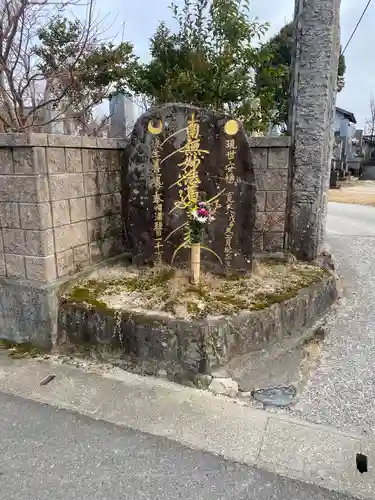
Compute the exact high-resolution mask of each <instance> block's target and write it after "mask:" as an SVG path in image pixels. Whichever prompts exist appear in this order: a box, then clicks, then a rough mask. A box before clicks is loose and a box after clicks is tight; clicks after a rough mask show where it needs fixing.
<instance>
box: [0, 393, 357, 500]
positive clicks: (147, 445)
mask: <svg viewBox="0 0 375 500" xmlns="http://www.w3.org/2000/svg"><path fill="white" fill-rule="evenodd" d="M0 422H1V425H0V498H1V500H60V499H61V500H85V499H90V500H98V499H100V500H120V499H121V500H122V499H124V500H125V499H126V500H128V499H129V500H141V499H152V500H162V499H163V500H164V499H171V500H172V499H173V500H175V499H178V498H182V499H184V500H190V499H202V500H203V499H204V500H210V499H215V500H218V499H221V500H224V499H233V500H234V499H235V500H241V499H246V500H252V499H254V500H276V499H277V500H344V499H348V498H349V497H346V496H343V495H338V494H334V493H331V492H328V491H326V490H322V489H320V488H316V487H313V486H309V485H306V484H302V483H299V482H295V481H292V480H289V479H283V478H280V477H278V476H275V475H273V474H271V473H267V472H263V471H260V470H257V469H253V468H249V467H246V466H242V465H239V464H236V463H230V462H227V461H225V460H222V459H220V458H218V457H216V456H212V455H210V454H206V453H202V452H198V451H192V450H190V449H188V448H184V447H182V446H180V445H178V444H175V443H173V442H170V441H167V440H165V439H159V438H155V437H151V436H149V435H146V434H142V433H139V432H134V431H132V430H130V429H124V428H121V427H117V426H114V425H111V424H107V423H105V422H101V421H96V420H91V419H89V418H86V417H82V416H79V415H76V414H73V413H69V412H66V411H63V410H55V409H53V408H51V407H48V406H44V405H41V404H36V403H33V402H30V401H26V400H23V399H20V398H17V397H14V396H8V395H4V394H1V393H0Z"/></svg>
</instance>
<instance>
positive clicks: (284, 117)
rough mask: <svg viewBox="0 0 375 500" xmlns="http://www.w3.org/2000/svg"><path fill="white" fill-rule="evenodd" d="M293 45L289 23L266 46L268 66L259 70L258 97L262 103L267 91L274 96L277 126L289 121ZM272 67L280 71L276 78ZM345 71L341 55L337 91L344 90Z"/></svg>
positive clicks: (343, 59) (262, 66) (291, 28)
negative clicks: (271, 71)
mask: <svg viewBox="0 0 375 500" xmlns="http://www.w3.org/2000/svg"><path fill="white" fill-rule="evenodd" d="M293 43H294V36H293V23H289V24H287V25H286V26H284V27H283V28H281V30H280V32H279V33H278V34H277V35H276V36H274V37H273V38H272V39H271V40H270V41H269V42H268V43H266V44H265V45H264V47H263V50H264V51H266V54H267V56H268V60H267V64H266V65H264V64H260V65H259V67H258V69H257V74H256V86H257V95H258V96H259V98H260V100H261V102H262V101H263V96H264V94H265V93H266V91H268V93H267V95H268V96H274V98H275V100H274V108H275V114H274V117H273V122H274V123H275V124H285V123H287V121H288V97H289V88H290V66H291V62H292V50H293ZM270 65H271V66H272V67H274V68H278V69H279V72H278V74H277V77H276V78H275V77H274V75H272V73H270V71H269V66H270ZM345 70H346V65H345V57H344V56H343V54H340V59H339V70H338V76H337V89H338V91H339V92H340V91H341V90H342V89H343V88H344V75H345ZM267 104H269V102H268V103H267Z"/></svg>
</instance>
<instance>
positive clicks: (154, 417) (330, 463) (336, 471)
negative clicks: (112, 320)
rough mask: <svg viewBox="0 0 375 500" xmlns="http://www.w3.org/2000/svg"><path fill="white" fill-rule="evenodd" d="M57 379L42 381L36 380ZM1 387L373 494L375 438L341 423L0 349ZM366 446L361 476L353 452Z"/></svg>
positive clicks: (310, 479) (249, 462)
mask: <svg viewBox="0 0 375 500" xmlns="http://www.w3.org/2000/svg"><path fill="white" fill-rule="evenodd" d="M49 374H54V375H56V378H55V379H54V380H53V381H52V382H50V383H49V384H48V385H46V386H40V381H41V380H42V379H44V378H45V377H46V376H48V375H49ZM0 391H2V392H4V393H8V394H13V395H17V396H20V397H23V398H26V399H30V400H33V401H37V402H42V403H47V404H49V405H51V406H54V407H57V408H64V409H68V410H71V411H75V412H78V413H80V414H83V415H86V416H89V417H92V418H95V419H100V420H104V421H107V422H111V423H114V424H116V425H120V426H126V427H130V428H133V429H135V430H139V431H142V432H147V433H149V434H152V435H156V436H163V437H166V438H169V439H171V440H173V441H176V442H179V443H181V444H183V445H186V446H189V447H190V448H193V449H198V450H202V451H207V452H210V453H214V454H217V455H220V456H223V457H225V458H228V459H230V460H232V461H237V462H239V463H244V464H247V465H251V466H256V467H258V468H260V469H265V470H269V471H272V472H276V473H278V474H280V475H282V476H286V477H290V478H295V479H299V480H302V481H305V482H307V483H311V484H316V485H318V486H322V487H325V488H328V489H331V490H334V491H339V492H341V493H349V494H351V495H353V496H356V497H359V498H366V499H367V498H368V499H370V498H371V499H373V498H375V475H374V469H373V468H372V464H373V460H374V457H375V443H374V442H370V441H369V440H363V438H361V437H360V436H357V435H354V434H348V433H342V432H340V431H339V430H338V429H335V428H332V427H325V426H321V425H315V424H309V423H307V422H301V421H298V420H294V419H291V418H289V417H287V416H284V415H281V414H276V413H275V414H272V413H269V412H263V411H260V410H255V409H253V408H250V407H248V406H245V405H244V404H243V403H241V402H240V401H238V400H232V399H229V398H225V397H221V396H214V395H213V394H211V393H209V392H203V391H198V390H195V389H190V388H186V387H182V386H178V385H175V384H172V383H169V382H166V381H163V380H159V379H154V378H147V377H139V376H137V375H134V374H130V373H127V372H123V371H121V370H118V369H113V370H110V371H109V372H107V373H103V374H102V375H99V374H95V373H89V372H84V371H82V370H80V369H77V368H74V367H72V366H68V365H61V364H57V363H52V362H50V361H36V360H12V359H10V358H9V357H7V356H6V355H4V354H2V355H1V356H0ZM360 452H362V453H365V454H366V455H367V457H368V461H369V471H368V472H367V473H365V474H363V475H362V476H361V474H359V472H358V471H357V469H356V461H355V459H356V454H357V453H360Z"/></svg>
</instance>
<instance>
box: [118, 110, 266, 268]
mask: <svg viewBox="0 0 375 500" xmlns="http://www.w3.org/2000/svg"><path fill="white" fill-rule="evenodd" d="M127 158H128V169H127V171H126V172H124V176H123V195H124V196H123V200H124V206H123V214H124V226H125V235H126V242H127V246H128V248H129V250H131V252H132V255H133V258H134V261H135V262H136V263H138V264H143V263H152V262H154V263H166V264H171V262H173V261H180V262H183V261H187V260H188V259H189V253H188V248H190V247H191V244H192V241H191V223H190V222H191V214H192V213H195V212H196V213H197V221H198V222H202V221H205V218H204V217H203V218H202V217H200V215H202V214H203V215H204V214H206V215H207V217H208V209H209V213H210V222H209V224H206V225H204V228H203V232H202V242H201V243H202V260H203V261H207V262H212V263H216V264H217V265H219V266H220V267H221V268H223V269H247V268H249V267H250V266H251V261H252V253H253V244H252V242H253V228H254V221H255V212H256V198H255V181H254V170H253V164H252V160H251V152H250V147H249V143H248V139H247V136H246V134H245V132H244V130H243V128H242V125H241V124H240V123H239V122H238V121H236V120H234V119H232V118H230V117H228V116H225V115H219V114H216V113H213V112H211V111H207V110H203V109H199V108H195V107H192V106H185V105H165V106H160V107H157V108H154V109H152V110H150V111H149V112H148V113H146V114H144V115H143V116H141V117H140V118H139V120H138V121H137V123H136V125H135V127H134V130H133V134H132V137H131V140H130V144H129V146H128V151H127ZM194 211H195V212H194ZM198 211H199V213H198ZM189 220H190V222H189ZM202 227H203V226H202Z"/></svg>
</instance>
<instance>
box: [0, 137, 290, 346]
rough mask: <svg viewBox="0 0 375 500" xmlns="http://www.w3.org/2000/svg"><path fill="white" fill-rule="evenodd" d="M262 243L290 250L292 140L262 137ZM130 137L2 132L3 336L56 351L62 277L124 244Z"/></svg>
mask: <svg viewBox="0 0 375 500" xmlns="http://www.w3.org/2000/svg"><path fill="white" fill-rule="evenodd" d="M250 144H251V147H252V153H253V159H254V167H255V176H256V182H257V189H258V193H257V202H258V207H257V218H256V232H255V235H254V241H255V249H256V250H258V251H262V250H272V251H280V250H283V242H284V232H285V214H286V199H287V187H288V162H289V139H288V138H283V137H282V138H252V139H251V140H250ZM125 146H126V143H125V141H123V140H117V139H95V138H90V137H70V136H61V135H46V134H27V135H26V134H25V135H22V134H20V135H12V134H0V338H7V339H9V340H11V341H14V342H25V341H29V342H33V343H35V344H38V345H40V346H43V347H45V348H46V349H50V348H51V347H52V346H53V345H55V343H56V339H57V318H58V309H59V302H58V291H59V289H60V286H61V281H63V280H64V279H66V278H69V276H73V275H74V273H76V272H78V271H81V270H83V269H84V268H85V267H86V266H89V265H92V264H95V263H98V262H101V261H103V260H106V259H108V258H109V257H112V256H115V255H116V254H120V253H122V252H123V251H124V247H123V241H122V234H121V233H122V223H121V194H120V170H121V168H122V167H123V165H124V162H125V158H124V148H125Z"/></svg>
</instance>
